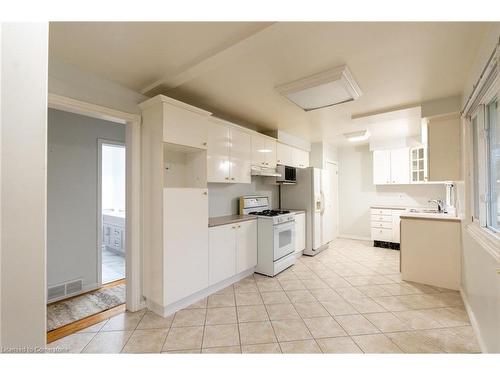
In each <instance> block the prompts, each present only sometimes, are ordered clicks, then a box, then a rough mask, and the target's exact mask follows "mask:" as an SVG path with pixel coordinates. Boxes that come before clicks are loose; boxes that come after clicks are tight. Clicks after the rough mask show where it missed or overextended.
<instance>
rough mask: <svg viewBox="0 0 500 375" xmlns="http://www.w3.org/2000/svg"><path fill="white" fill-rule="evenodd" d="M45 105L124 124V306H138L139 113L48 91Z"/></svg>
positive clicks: (132, 307)
mask: <svg viewBox="0 0 500 375" xmlns="http://www.w3.org/2000/svg"><path fill="white" fill-rule="evenodd" d="M48 107H49V108H53V109H58V110H61V111H65V112H71V113H76V114H79V115H84V116H88V117H93V118H97V119H100V120H106V121H112V122H116V123H119V124H124V125H126V126H125V150H126V151H125V152H126V156H125V158H126V161H125V164H126V178H125V181H126V187H125V189H126V193H125V206H126V207H127V213H126V215H127V217H126V220H125V225H126V228H125V236H126V237H125V238H126V242H125V252H126V254H125V256H126V258H125V259H126V261H125V263H126V269H125V277H126V281H127V288H126V307H127V310H129V311H137V310H140V309H142V308H143V307H144V306H145V302H144V299H143V298H142V292H141V288H142V285H141V284H142V282H141V280H142V277H141V257H142V251H141V237H142V233H141V116H140V115H138V114H134V113H127V112H122V111H118V110H115V109H111V108H107V107H102V106H99V105H96V104H91V103H87V102H83V101H80V100H76V99H72V98H68V97H65V96H61V95H56V94H50V93H49V94H48ZM45 283H47V282H45ZM46 289H47V285H45V290H46Z"/></svg>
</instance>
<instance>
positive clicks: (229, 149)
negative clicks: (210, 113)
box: [207, 120, 252, 183]
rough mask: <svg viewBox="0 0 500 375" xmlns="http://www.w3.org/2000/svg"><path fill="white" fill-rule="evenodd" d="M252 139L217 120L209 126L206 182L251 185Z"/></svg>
mask: <svg viewBox="0 0 500 375" xmlns="http://www.w3.org/2000/svg"><path fill="white" fill-rule="evenodd" d="M251 164H252V136H251V135H250V133H248V132H246V131H243V130H240V129H238V128H236V127H235V126H231V125H228V124H226V123H225V122H222V121H220V120H217V121H215V120H212V121H211V123H210V124H209V126H208V149H207V181H208V182H226V183H250V182H251V175H250V169H251Z"/></svg>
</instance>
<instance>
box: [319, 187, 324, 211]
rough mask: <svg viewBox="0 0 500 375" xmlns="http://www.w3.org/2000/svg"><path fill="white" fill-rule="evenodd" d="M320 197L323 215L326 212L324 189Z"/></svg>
mask: <svg viewBox="0 0 500 375" xmlns="http://www.w3.org/2000/svg"><path fill="white" fill-rule="evenodd" d="M319 194H320V197H321V198H320V199H321V210H320V212H321V215H323V213H324V212H325V195H324V194H323V190H321V191H320V193H319Z"/></svg>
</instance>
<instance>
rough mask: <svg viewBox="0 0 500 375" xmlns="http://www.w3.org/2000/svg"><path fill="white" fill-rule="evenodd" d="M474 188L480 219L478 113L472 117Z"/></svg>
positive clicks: (475, 202)
mask: <svg viewBox="0 0 500 375" xmlns="http://www.w3.org/2000/svg"><path fill="white" fill-rule="evenodd" d="M471 126H472V129H471V130H472V159H473V162H472V168H473V170H472V189H473V192H474V195H473V198H474V204H473V206H474V207H473V215H474V219H476V220H479V161H478V158H479V154H478V148H479V146H478V127H477V115H476V116H474V117H473V118H472V122H471Z"/></svg>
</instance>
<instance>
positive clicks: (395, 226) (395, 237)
mask: <svg viewBox="0 0 500 375" xmlns="http://www.w3.org/2000/svg"><path fill="white" fill-rule="evenodd" d="M402 212H403V211H401V210H392V242H395V243H399V242H400V238H401V231H400V226H401V218H400V216H401V213H402Z"/></svg>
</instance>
